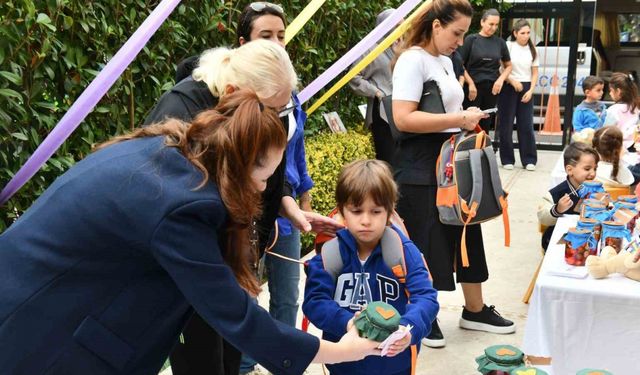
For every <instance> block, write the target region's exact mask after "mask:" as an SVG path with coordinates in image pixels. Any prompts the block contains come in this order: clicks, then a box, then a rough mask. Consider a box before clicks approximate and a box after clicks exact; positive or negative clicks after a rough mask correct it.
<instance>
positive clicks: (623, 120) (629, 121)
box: [604, 73, 640, 151]
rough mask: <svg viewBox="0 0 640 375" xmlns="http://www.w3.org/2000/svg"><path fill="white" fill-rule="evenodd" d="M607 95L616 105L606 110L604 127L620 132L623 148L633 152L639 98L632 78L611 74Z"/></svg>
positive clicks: (628, 75)
mask: <svg viewBox="0 0 640 375" xmlns="http://www.w3.org/2000/svg"><path fill="white" fill-rule="evenodd" d="M609 95H611V99H613V100H614V101H615V102H616V103H615V104H613V105H612V106H610V107H609V108H607V114H606V117H605V119H604V125H605V126H607V125H614V126H617V127H618V129H620V130H621V131H622V136H623V138H624V140H623V146H624V148H625V149H628V150H629V151H634V149H633V144H634V142H635V136H636V130H637V129H636V128H637V126H638V120H639V119H640V117H639V116H640V96H639V95H638V87H637V86H636V83H635V82H634V79H633V76H632V75H631V74H626V73H613V74H612V75H611V80H610V81H609Z"/></svg>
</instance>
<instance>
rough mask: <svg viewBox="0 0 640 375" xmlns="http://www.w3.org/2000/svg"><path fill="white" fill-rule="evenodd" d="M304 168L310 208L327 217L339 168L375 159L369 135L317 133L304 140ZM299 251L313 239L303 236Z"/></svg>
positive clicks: (332, 207) (334, 201)
mask: <svg viewBox="0 0 640 375" xmlns="http://www.w3.org/2000/svg"><path fill="white" fill-rule="evenodd" d="M306 152H307V168H308V169H309V174H310V175H311V179H313V182H314V183H315V186H314V187H313V189H311V196H312V197H313V201H312V204H313V209H314V211H316V212H319V213H322V214H325V215H326V214H328V213H329V212H331V210H332V209H334V208H335V207H336V200H335V194H334V193H335V189H336V182H337V181H338V174H339V173H340V169H341V168H342V166H343V165H345V164H346V163H349V162H351V161H354V160H358V159H371V158H374V157H375V153H374V151H373V145H372V143H371V138H370V136H369V135H365V134H362V133H358V132H349V133H342V134H333V133H319V134H318V135H316V136H315V137H313V138H311V139H309V140H308V141H306ZM302 243H303V245H302V248H303V249H308V248H309V247H310V246H311V245H312V243H313V236H311V235H304V236H303V239H302Z"/></svg>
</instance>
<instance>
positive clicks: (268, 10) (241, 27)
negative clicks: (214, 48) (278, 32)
mask: <svg viewBox="0 0 640 375" xmlns="http://www.w3.org/2000/svg"><path fill="white" fill-rule="evenodd" d="M258 3H262V2H261V1H258ZM264 4H265V6H264V8H263V9H262V10H261V11H259V12H257V11H255V10H253V9H252V8H251V4H249V5H247V6H246V7H244V10H243V11H242V13H240V16H239V17H238V28H237V29H236V43H239V41H240V38H243V39H244V40H246V41H247V42H249V41H251V32H252V31H253V23H254V22H255V20H257V19H258V18H260V17H262V16H265V15H268V14H270V15H272V16H276V17H279V18H280V19H281V20H282V24H283V25H284V26H285V27H286V26H287V20H286V18H284V14H283V13H282V12H280V11H279V10H278V9H277V8H276V7H275V6H272V5H271V4H270V3H267V2H264Z"/></svg>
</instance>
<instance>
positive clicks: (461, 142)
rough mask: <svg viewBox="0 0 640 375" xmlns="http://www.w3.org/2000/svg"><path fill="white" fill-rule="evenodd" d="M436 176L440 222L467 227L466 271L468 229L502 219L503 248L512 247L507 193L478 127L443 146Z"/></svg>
mask: <svg viewBox="0 0 640 375" xmlns="http://www.w3.org/2000/svg"><path fill="white" fill-rule="evenodd" d="M436 176H437V179H438V193H437V198H436V206H437V207H438V213H439V215H440V221H441V222H442V223H443V224H449V225H461V226H463V227H464V229H463V230H462V239H461V241H460V243H461V248H462V249H461V253H462V259H461V260H462V265H463V267H469V258H468V256H467V246H466V239H465V235H466V228H467V225H473V224H480V223H483V222H485V221H488V220H491V219H493V218H495V217H496V216H500V215H502V219H503V223H504V230H505V239H504V242H505V243H504V245H505V246H509V242H510V233H509V215H508V212H507V193H506V192H505V191H504V190H503V189H502V183H501V181H500V175H499V173H498V162H497V161H496V155H495V153H494V152H493V147H492V145H491V138H490V137H489V136H488V135H487V134H486V133H485V132H484V131H483V130H482V129H481V128H480V127H479V126H476V129H475V132H461V133H458V134H455V135H452V136H451V138H450V139H449V140H447V141H445V142H444V143H443V144H442V148H441V150H440V156H439V157H438V162H437V164H436Z"/></svg>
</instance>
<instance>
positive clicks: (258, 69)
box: [192, 39, 298, 99]
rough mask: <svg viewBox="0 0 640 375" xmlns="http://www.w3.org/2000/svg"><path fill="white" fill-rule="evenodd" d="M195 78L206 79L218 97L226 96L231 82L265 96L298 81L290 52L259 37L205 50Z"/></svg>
mask: <svg viewBox="0 0 640 375" xmlns="http://www.w3.org/2000/svg"><path fill="white" fill-rule="evenodd" d="M192 77H193V79H194V80H196V81H203V82H204V83H206V84H207V86H208V87H209V90H211V93H212V94H213V95H214V96H216V97H220V98H221V97H223V96H224V94H225V90H226V88H227V86H228V85H232V86H236V87H237V88H240V89H251V90H253V91H255V93H256V94H257V95H258V97H259V98H261V99H267V98H270V97H272V96H274V95H276V94H278V93H281V92H284V91H292V90H293V89H294V88H295V87H296V85H297V84H298V78H297V76H296V72H295V70H294V69H293V65H292V64H291V60H290V59H289V55H287V52H286V51H285V50H284V48H282V47H281V46H279V45H278V44H277V43H274V42H271V41H268V40H264V39H256V40H254V41H251V42H249V43H245V44H243V45H242V46H240V47H238V48H235V49H229V48H226V47H220V48H214V49H210V50H207V51H205V52H204V53H203V54H202V55H201V56H200V60H199V61H198V67H197V68H196V69H194V71H193V73H192Z"/></svg>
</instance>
